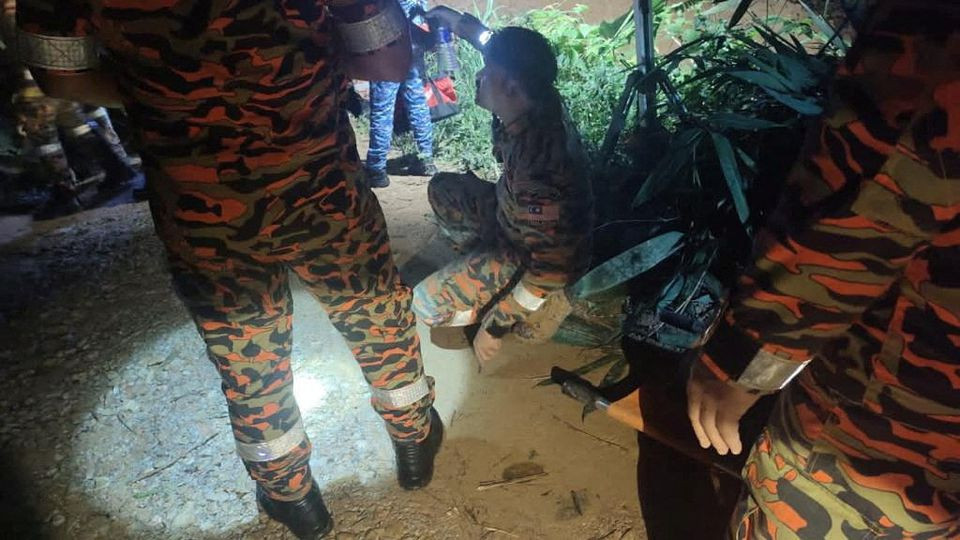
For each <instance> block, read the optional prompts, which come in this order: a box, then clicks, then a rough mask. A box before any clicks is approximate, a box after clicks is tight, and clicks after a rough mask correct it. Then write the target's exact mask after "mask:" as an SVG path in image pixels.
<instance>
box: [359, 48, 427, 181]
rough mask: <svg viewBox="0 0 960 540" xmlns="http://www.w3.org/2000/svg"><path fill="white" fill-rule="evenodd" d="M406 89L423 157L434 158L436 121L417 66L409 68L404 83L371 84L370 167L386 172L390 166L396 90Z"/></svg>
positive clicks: (418, 145) (407, 102)
mask: <svg viewBox="0 0 960 540" xmlns="http://www.w3.org/2000/svg"><path fill="white" fill-rule="evenodd" d="M401 88H402V90H403V95H402V97H403V100H404V102H405V103H406V106H407V113H408V114H409V115H410V127H411V128H412V129H413V136H414V138H415V139H416V141H417V149H418V150H419V152H420V156H421V157H433V124H432V123H431V122H430V109H429V108H428V107H427V96H426V94H424V93H423V79H422V78H421V77H420V71H419V69H418V68H417V67H416V66H413V67H411V68H410V72H409V73H408V74H407V80H406V81H404V82H402V83H397V82H390V81H374V82H372V83H370V150H368V151H367V167H369V168H371V169H374V170H378V171H384V170H386V169H387V152H389V151H390V143H391V141H392V140H393V111H394V106H395V105H396V102H397V93H398V92H400V90H401Z"/></svg>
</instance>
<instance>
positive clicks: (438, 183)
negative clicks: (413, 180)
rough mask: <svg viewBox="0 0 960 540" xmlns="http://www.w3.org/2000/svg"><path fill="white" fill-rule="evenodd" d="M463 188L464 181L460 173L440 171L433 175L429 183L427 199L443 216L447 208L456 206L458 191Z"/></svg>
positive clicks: (439, 214)
mask: <svg viewBox="0 0 960 540" xmlns="http://www.w3.org/2000/svg"><path fill="white" fill-rule="evenodd" d="M462 189H463V181H462V179H461V177H460V175H459V174H457V173H450V172H440V173H437V174H435V175H433V178H431V179H430V182H429V183H428V184H427V200H428V201H429V202H430V206H431V207H432V208H433V211H434V213H436V214H437V215H438V216H440V217H441V218H442V217H443V216H444V215H445V214H446V213H447V212H446V211H447V209H450V208H455V207H456V205H457V203H458V201H459V197H457V193H458V192H459V191H460V190H462Z"/></svg>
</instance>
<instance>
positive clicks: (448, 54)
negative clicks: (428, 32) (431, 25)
mask: <svg viewBox="0 0 960 540" xmlns="http://www.w3.org/2000/svg"><path fill="white" fill-rule="evenodd" d="M436 37H437V45H436V47H435V48H434V52H435V53H436V54H437V69H439V70H440V71H441V72H443V73H454V72H457V71H460V62H459V61H458V60H457V49H456V47H454V45H453V32H452V31H450V28H448V27H446V26H444V25H442V24H439V23H438V24H437V26H436Z"/></svg>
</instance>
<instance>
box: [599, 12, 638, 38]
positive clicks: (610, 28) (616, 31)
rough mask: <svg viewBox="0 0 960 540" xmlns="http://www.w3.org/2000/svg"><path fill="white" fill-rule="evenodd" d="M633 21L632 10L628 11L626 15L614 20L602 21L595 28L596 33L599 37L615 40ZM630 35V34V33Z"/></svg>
mask: <svg viewBox="0 0 960 540" xmlns="http://www.w3.org/2000/svg"><path fill="white" fill-rule="evenodd" d="M632 21H633V10H632V9H628V10H627V12H626V13H624V14H623V15H620V16H619V17H617V18H616V19H611V20H609V21H604V22H602V23H600V25H599V26H598V27H597V33H598V34H600V37H604V38H607V39H615V38H617V36H619V35H620V33H621V32H622V31H623V30H624V27H625V26H627V25H628V24H630V23H632ZM631 34H632V33H631Z"/></svg>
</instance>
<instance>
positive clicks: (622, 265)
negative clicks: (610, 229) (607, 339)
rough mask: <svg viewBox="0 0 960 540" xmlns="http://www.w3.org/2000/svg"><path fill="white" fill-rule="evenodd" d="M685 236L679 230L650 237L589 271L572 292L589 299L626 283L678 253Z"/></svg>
mask: <svg viewBox="0 0 960 540" xmlns="http://www.w3.org/2000/svg"><path fill="white" fill-rule="evenodd" d="M682 238H683V233H680V232H677V231H670V232H666V233H663V234H661V235H658V236H654V237H653V238H649V239H647V240H645V241H643V242H641V243H639V244H637V245H635V246H633V247H632V248H630V249H628V250H626V251H624V252H623V253H621V254H619V255H617V256H615V257H613V258H612V259H610V260H608V261H606V262H604V263H602V264H601V265H600V266H598V267H596V268H594V269H593V270H591V271H590V272H588V273H587V275H585V276H583V277H582V278H580V280H579V281H577V282H576V283H575V284H574V285H573V287H572V288H571V293H572V294H573V296H574V297H575V298H588V297H590V296H593V295H596V294H600V293H602V292H604V291H607V290H609V289H612V288H614V287H617V286H619V285H621V284H623V283H626V282H627V281H630V280H631V279H633V278H635V277H637V276H639V275H640V274H642V273H644V272H646V271H648V270H650V269H651V268H653V267H655V266H657V265H658V264H660V263H661V262H663V261H664V260H665V259H666V258H667V257H669V256H670V255H673V254H674V253H676V251H677V250H678V249H680V246H681V245H682V243H681V242H680V240H681V239H682Z"/></svg>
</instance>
